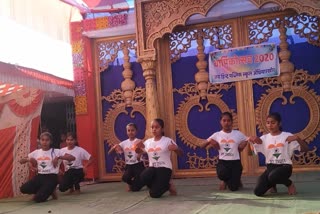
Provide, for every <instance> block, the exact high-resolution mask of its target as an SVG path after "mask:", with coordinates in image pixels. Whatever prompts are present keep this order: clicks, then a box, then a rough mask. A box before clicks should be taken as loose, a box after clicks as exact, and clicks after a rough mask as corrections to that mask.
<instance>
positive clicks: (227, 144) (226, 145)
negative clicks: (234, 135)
mask: <svg viewBox="0 0 320 214" xmlns="http://www.w3.org/2000/svg"><path fill="white" fill-rule="evenodd" d="M220 143H222V144H223V149H224V150H225V151H226V153H228V152H229V151H230V150H231V146H232V143H234V140H232V139H227V140H226V139H222V140H221V142H220Z"/></svg>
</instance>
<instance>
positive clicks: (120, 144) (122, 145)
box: [119, 141, 126, 149]
mask: <svg viewBox="0 0 320 214" xmlns="http://www.w3.org/2000/svg"><path fill="white" fill-rule="evenodd" d="M125 142H126V141H122V142H121V143H119V146H120V147H121V148H122V149H123V148H124V144H125Z"/></svg>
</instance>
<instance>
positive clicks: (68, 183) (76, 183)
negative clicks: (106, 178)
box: [59, 133, 93, 194]
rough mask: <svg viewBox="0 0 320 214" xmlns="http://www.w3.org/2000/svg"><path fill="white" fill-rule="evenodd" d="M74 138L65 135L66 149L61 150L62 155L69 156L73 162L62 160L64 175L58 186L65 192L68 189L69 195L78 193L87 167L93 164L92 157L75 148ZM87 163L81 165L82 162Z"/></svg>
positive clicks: (69, 134) (72, 135)
mask: <svg viewBox="0 0 320 214" xmlns="http://www.w3.org/2000/svg"><path fill="white" fill-rule="evenodd" d="M76 140H77V139H76V136H75V134H73V133H67V139H66V142H67V147H65V148H62V149H61V153H62V154H71V155H72V156H74V157H75V160H72V161H68V160H64V161H63V164H64V169H65V173H64V175H63V177H62V182H61V183H60V184H59V190H60V191H61V192H65V191H67V190H68V189H69V191H70V193H75V194H79V193H80V182H81V181H83V179H84V176H85V173H86V171H87V167H88V166H89V165H90V164H91V163H92V162H93V158H92V156H91V155H90V154H89V153H88V152H87V151H86V150H85V149H83V148H81V147H79V146H76V143H77V141H76ZM84 160H87V161H88V162H87V163H86V164H85V165H83V164H82V161H84Z"/></svg>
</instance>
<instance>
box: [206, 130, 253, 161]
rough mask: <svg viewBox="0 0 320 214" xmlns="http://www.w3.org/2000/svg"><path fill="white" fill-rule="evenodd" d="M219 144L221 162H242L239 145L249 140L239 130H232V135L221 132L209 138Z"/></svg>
mask: <svg viewBox="0 0 320 214" xmlns="http://www.w3.org/2000/svg"><path fill="white" fill-rule="evenodd" d="M210 139H213V140H215V141H217V142H218V143H219V146H220V149H219V159H220V160H240V155H239V150H238V148H239V144H240V143H241V142H243V141H245V140H246V139H247V137H246V136H245V135H244V134H243V133H242V132H240V131H238V130H232V131H231V132H230V133H227V132H224V131H222V130H221V131H219V132H216V133H214V134H213V135H211V136H210V137H209V138H208V141H209V140H210Z"/></svg>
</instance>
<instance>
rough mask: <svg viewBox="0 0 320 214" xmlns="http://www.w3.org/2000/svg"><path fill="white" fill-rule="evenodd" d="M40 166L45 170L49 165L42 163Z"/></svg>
mask: <svg viewBox="0 0 320 214" xmlns="http://www.w3.org/2000/svg"><path fill="white" fill-rule="evenodd" d="M40 166H41V167H42V169H44V168H46V166H47V164H46V162H44V161H42V162H41V163H40Z"/></svg>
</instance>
